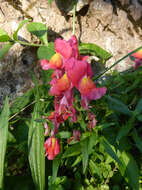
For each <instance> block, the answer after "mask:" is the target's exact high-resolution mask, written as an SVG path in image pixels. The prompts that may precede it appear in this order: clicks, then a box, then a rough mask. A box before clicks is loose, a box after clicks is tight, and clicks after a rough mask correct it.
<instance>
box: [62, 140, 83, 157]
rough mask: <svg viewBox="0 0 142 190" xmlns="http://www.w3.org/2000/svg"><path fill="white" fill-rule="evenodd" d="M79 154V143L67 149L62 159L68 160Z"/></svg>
mask: <svg viewBox="0 0 142 190" xmlns="http://www.w3.org/2000/svg"><path fill="white" fill-rule="evenodd" d="M80 153H81V145H80V144H79V143H77V144H74V145H72V146H70V147H68V148H67V150H66V151H65V153H64V154H63V156H62V158H68V157H71V156H76V155H78V154H80Z"/></svg>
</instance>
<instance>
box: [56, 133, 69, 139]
mask: <svg viewBox="0 0 142 190" xmlns="http://www.w3.org/2000/svg"><path fill="white" fill-rule="evenodd" d="M57 137H58V138H60V139H68V138H70V137H71V132H69V131H62V132H59V133H58V134H57Z"/></svg>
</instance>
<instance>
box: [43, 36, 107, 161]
mask: <svg viewBox="0 0 142 190" xmlns="http://www.w3.org/2000/svg"><path fill="white" fill-rule="evenodd" d="M55 51H56V53H55V54H54V55H53V56H52V57H51V59H50V60H45V59H43V60H41V62H40V64H41V67H42V69H43V70H48V69H53V71H54V72H53V74H52V77H51V81H50V85H51V88H50V92H49V93H50V95H53V96H55V99H54V111H53V112H51V114H50V115H49V116H48V118H47V120H50V121H52V123H53V129H52V130H51V137H50V138H48V139H47V140H46V142H45V145H44V146H45V149H46V155H47V156H48V159H49V160H53V159H54V157H55V156H56V155H57V154H58V153H59V151H60V147H59V143H58V140H57V139H56V138H55V137H54V135H55V134H56V133H57V132H58V131H59V126H60V124H61V123H63V122H65V121H66V120H67V119H68V118H70V121H71V122H76V121H77V110H76V109H75V107H74V93H73V90H74V88H76V89H77V90H78V91H79V92H80V94H81V104H82V107H83V108H84V109H86V110H87V112H88V120H89V121H88V128H89V130H92V128H94V127H95V125H96V119H95V115H94V114H92V113H90V112H89V107H88V106H89V102H90V101H91V100H97V99H100V98H101V97H102V96H104V95H105V93H106V87H101V88H97V87H96V85H95V83H94V82H93V81H92V77H93V70H92V68H91V64H89V63H88V62H87V59H88V56H83V55H80V54H79V49H78V42H77V39H76V37H75V36H74V35H73V36H72V37H71V38H70V39H69V40H68V41H66V40H64V39H60V38H58V39H56V41H55ZM44 125H45V124H44ZM46 133H47V134H49V131H48V127H46ZM80 136H81V134H80V131H78V130H74V131H73V136H72V137H71V138H70V139H69V141H71V140H73V139H74V140H80Z"/></svg>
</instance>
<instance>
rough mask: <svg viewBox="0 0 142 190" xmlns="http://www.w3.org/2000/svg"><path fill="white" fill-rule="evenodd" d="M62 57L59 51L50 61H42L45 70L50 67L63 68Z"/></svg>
mask: <svg viewBox="0 0 142 190" xmlns="http://www.w3.org/2000/svg"><path fill="white" fill-rule="evenodd" d="M62 64H63V62H62V58H61V56H60V54H59V53H55V54H54V55H53V56H52V57H51V59H50V61H48V60H46V59H43V60H41V61H40V65H41V67H42V69H43V70H48V69H61V67H62Z"/></svg>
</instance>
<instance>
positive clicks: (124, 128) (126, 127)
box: [116, 124, 132, 141]
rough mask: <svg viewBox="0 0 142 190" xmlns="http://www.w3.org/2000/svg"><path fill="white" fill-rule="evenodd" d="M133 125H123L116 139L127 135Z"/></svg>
mask: <svg viewBox="0 0 142 190" xmlns="http://www.w3.org/2000/svg"><path fill="white" fill-rule="evenodd" d="M131 127H132V126H131V125H129V124H128V125H124V126H121V128H120V130H119V132H118V135H117V137H116V141H119V140H120V139H121V138H122V137H124V136H126V135H127V134H128V133H129V131H130V130H131Z"/></svg>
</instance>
